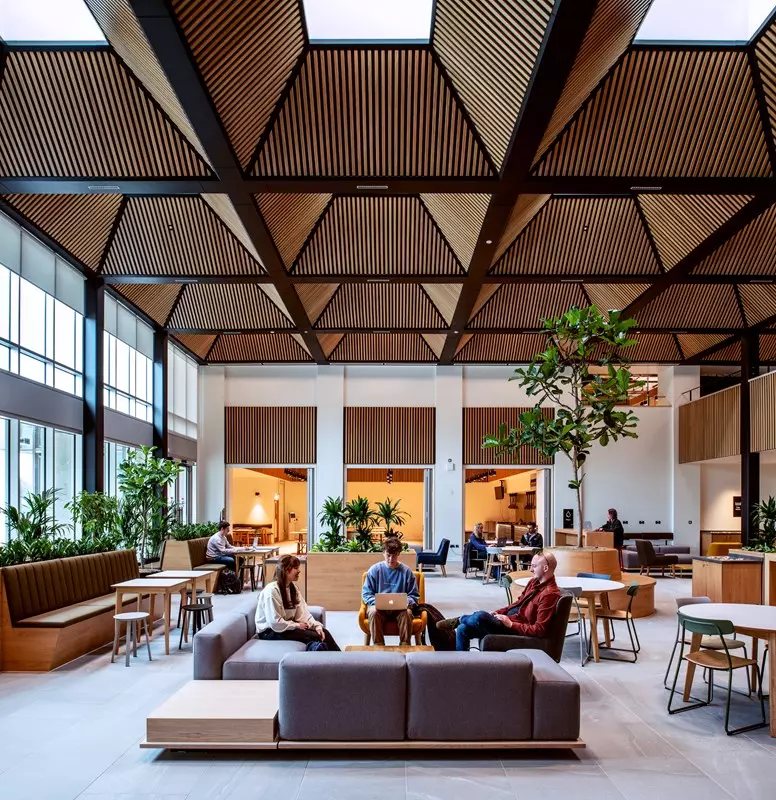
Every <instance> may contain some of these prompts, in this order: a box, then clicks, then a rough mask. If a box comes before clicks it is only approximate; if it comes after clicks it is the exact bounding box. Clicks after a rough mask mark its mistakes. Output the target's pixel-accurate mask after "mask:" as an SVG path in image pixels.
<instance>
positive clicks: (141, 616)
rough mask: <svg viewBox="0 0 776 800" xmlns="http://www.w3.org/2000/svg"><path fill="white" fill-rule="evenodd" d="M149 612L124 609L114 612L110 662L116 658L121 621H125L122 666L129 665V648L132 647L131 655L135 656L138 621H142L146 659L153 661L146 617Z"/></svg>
mask: <svg viewBox="0 0 776 800" xmlns="http://www.w3.org/2000/svg"><path fill="white" fill-rule="evenodd" d="M149 616H150V614H149V613H148V612H147V611H126V612H124V613H123V614H114V615H113V620H114V630H113V647H112V648H111V653H110V663H111V664H112V663H113V662H114V660H115V658H116V651H117V650H118V645H119V639H120V638H121V623H122V622H125V623H126V625H127V636H126V647H125V649H126V659H125V661H124V666H125V667H128V666H129V650H130V647H131V648H132V655H133V656H135V657H137V638H138V637H137V634H138V628H139V623H140V622H142V623H143V630H144V632H145V640H146V647H147V648H148V660H149V661H153V659H152V658H151V644H150V642H149V640H148V618H149Z"/></svg>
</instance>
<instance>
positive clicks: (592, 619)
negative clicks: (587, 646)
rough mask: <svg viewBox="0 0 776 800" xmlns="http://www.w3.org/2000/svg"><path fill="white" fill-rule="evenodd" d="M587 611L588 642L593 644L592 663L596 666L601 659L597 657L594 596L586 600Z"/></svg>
mask: <svg viewBox="0 0 776 800" xmlns="http://www.w3.org/2000/svg"><path fill="white" fill-rule="evenodd" d="M587 610H588V613H589V616H590V641H591V642H592V644H593V661H595V662H596V664H597V663H598V662H599V661H600V660H601V659H600V657H599V655H598V617H596V615H595V596H594V595H593V596H591V597H589V598H588V601H587Z"/></svg>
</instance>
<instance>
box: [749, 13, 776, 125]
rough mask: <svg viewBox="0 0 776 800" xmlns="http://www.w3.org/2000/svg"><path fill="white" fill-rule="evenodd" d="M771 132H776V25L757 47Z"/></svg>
mask: <svg viewBox="0 0 776 800" xmlns="http://www.w3.org/2000/svg"><path fill="white" fill-rule="evenodd" d="M754 51H755V54H756V56H757V63H758V66H759V67H760V77H761V78H762V82H763V92H764V94H765V105H766V107H767V109H768V119H769V120H770V123H771V131H773V130H776V23H771V25H770V27H769V28H768V30H766V31H765V32H764V33H763V35H762V36H761V37H760V40H759V41H758V42H757V45H756V46H755V49H754Z"/></svg>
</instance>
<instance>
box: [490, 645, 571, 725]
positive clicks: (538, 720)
mask: <svg viewBox="0 0 776 800" xmlns="http://www.w3.org/2000/svg"><path fill="white" fill-rule="evenodd" d="M518 652H519V655H518ZM507 656H509V657H510V658H519V657H520V656H522V657H523V658H527V659H529V660H530V661H531V663H532V665H533V729H532V738H533V739H542V740H544V741H550V740H556V741H558V740H560V741H571V740H574V739H577V738H579V702H580V696H579V684H578V683H577V682H576V681H575V680H574V678H572V677H571V675H569V674H568V672H566V670H565V669H563V667H561V666H560V665H559V664H556V663H555V662H554V661H553V660H552V659H551V658H550V657H549V656H548V655H547V654H546V653H543V652H542V651H541V650H520V651H517V652H516V651H514V650H513V651H511V652H509V653H507ZM489 674H490V673H489Z"/></svg>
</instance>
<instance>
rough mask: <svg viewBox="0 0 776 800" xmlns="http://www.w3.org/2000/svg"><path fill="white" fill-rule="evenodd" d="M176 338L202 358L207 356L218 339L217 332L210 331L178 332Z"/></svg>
mask: <svg viewBox="0 0 776 800" xmlns="http://www.w3.org/2000/svg"><path fill="white" fill-rule="evenodd" d="M175 338H176V339H177V340H178V341H179V342H180V343H181V344H182V345H183V346H184V347H186V348H188V349H189V350H191V352H192V353H194V355H197V356H199V357H200V358H205V356H206V355H207V354H208V351H209V350H210V348H211V347H212V346H213V342H214V341H215V340H216V337H215V334H209V333H177V334H175Z"/></svg>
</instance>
